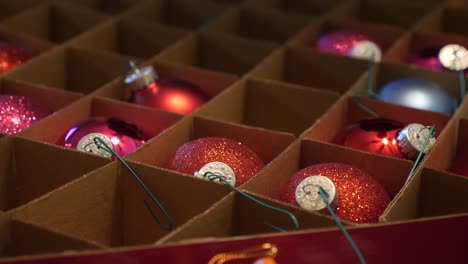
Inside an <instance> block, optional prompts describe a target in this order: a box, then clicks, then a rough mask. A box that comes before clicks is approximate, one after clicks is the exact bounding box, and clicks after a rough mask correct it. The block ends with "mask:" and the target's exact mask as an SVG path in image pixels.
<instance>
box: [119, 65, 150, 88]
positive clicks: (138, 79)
mask: <svg viewBox="0 0 468 264" xmlns="http://www.w3.org/2000/svg"><path fill="white" fill-rule="evenodd" d="M130 65H131V70H129V71H128V72H127V74H126V75H125V79H124V83H125V84H126V85H127V86H128V87H129V88H130V90H132V91H138V90H141V89H145V88H146V87H147V86H148V85H150V84H151V83H153V82H155V81H156V80H157V79H158V74H157V73H156V70H155V69H154V67H153V66H146V67H143V68H141V69H139V68H137V67H136V66H135V65H134V64H130Z"/></svg>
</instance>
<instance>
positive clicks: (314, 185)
mask: <svg viewBox="0 0 468 264" xmlns="http://www.w3.org/2000/svg"><path fill="white" fill-rule="evenodd" d="M319 187H322V188H323V189H324V190H325V191H326V192H327V193H328V204H332V203H333V201H334V200H335V197H336V187H335V184H334V183H333V182H332V180H330V179H329V178H328V177H326V176H322V175H313V176H309V177H307V178H305V179H304V180H303V181H301V182H300V183H299V185H297V187H296V192H295V196H296V202H297V204H298V205H299V206H300V207H302V208H304V209H307V210H311V211H320V210H322V209H324V208H325V207H327V205H326V203H325V202H324V201H323V199H322V197H321V196H320V194H319Z"/></svg>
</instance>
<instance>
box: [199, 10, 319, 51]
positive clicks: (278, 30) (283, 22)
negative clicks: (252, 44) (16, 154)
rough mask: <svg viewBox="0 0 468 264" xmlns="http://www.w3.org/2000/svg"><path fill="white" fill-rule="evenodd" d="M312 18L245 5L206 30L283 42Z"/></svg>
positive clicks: (228, 13) (219, 19)
mask: <svg viewBox="0 0 468 264" xmlns="http://www.w3.org/2000/svg"><path fill="white" fill-rule="evenodd" d="M311 20H312V18H310V17H307V16H301V15H296V14H284V13H281V12H276V11H275V10H264V9H261V8H248V7H243V8H236V9H233V10H232V11H230V12H227V13H226V14H224V15H223V16H222V17H219V18H218V19H216V20H215V21H214V22H213V23H211V24H209V25H208V26H207V27H206V30H207V31H213V32H221V33H226V34H231V35H238V36H241V37H244V38H252V39H258V40H263V41H270V42H277V43H283V42H286V41H287V40H288V39H289V38H290V37H291V36H293V35H294V34H295V33H296V32H297V31H299V30H300V29H301V28H303V27H304V26H305V25H307V24H308V23H309V22H310V21H311Z"/></svg>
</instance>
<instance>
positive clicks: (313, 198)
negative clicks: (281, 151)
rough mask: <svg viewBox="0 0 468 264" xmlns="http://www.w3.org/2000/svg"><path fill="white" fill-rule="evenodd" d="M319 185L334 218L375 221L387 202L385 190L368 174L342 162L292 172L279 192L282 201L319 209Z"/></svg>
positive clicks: (366, 221)
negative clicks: (324, 193)
mask: <svg viewBox="0 0 468 264" xmlns="http://www.w3.org/2000/svg"><path fill="white" fill-rule="evenodd" d="M318 186H322V188H323V189H325V191H327V193H328V194H329V197H330V198H329V201H330V200H331V202H330V204H331V205H332V206H333V207H334V210H335V213H336V215H337V216H338V218H340V219H342V220H347V221H352V222H356V223H375V222H378V219H379V216H380V215H381V214H382V213H383V211H384V210H385V208H387V206H388V204H389V203H390V197H389V196H388V194H387V192H386V191H385V189H384V188H383V187H382V186H381V185H380V184H379V183H378V182H377V181H376V180H375V179H374V178H373V177H372V176H370V175H369V174H367V173H365V172H364V171H362V170H360V169H358V168H355V167H352V166H350V165H346V164H340V163H322V164H317V165H313V166H309V167H307V168H305V169H302V170H300V171H298V172H296V173H295V174H294V175H292V176H291V177H290V178H289V181H288V182H287V183H286V185H285V186H284V187H283V189H282V190H281V192H280V193H279V198H280V199H281V200H282V201H285V202H287V203H290V204H293V205H300V206H301V207H303V208H305V209H309V210H323V209H324V208H325V203H324V202H323V199H322V198H321V196H320V195H319V194H318Z"/></svg>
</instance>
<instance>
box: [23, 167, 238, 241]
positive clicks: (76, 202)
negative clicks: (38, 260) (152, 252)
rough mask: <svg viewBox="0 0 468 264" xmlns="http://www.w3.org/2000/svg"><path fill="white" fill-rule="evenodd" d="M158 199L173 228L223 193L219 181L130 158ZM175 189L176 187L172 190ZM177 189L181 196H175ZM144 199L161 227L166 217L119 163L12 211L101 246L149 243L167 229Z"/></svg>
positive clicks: (25, 219) (211, 203) (205, 207)
mask: <svg viewBox="0 0 468 264" xmlns="http://www.w3.org/2000/svg"><path fill="white" fill-rule="evenodd" d="M129 165H130V166H131V168H132V169H133V170H134V171H135V172H136V173H137V174H138V176H139V177H140V179H141V180H142V181H143V182H144V183H145V184H146V186H147V187H148V189H149V190H150V191H151V192H152V193H153V194H154V195H155V197H156V198H157V199H158V200H159V201H160V202H161V204H162V206H163V207H164V208H165V210H166V211H167V213H168V215H169V216H170V218H171V219H172V224H173V228H177V227H179V226H181V225H182V224H184V223H185V222H187V221H189V220H190V219H192V218H193V217H195V216H196V215H198V214H200V213H202V212H204V211H205V210H207V209H208V208H209V207H210V206H211V205H213V204H214V203H216V202H217V201H219V200H220V199H221V198H222V197H224V196H226V195H227V194H228V193H229V192H230V189H229V188H228V187H226V186H222V185H220V184H216V183H212V182H208V181H205V180H200V179H196V178H194V177H185V176H182V175H179V174H176V173H171V172H168V171H162V170H158V169H155V168H151V167H147V166H144V165H141V164H136V163H129ZM174 188H177V190H175V189H174ZM175 192H177V193H178V194H180V195H174V194H175ZM144 200H146V201H148V205H149V207H151V208H152V211H153V212H154V214H155V216H156V217H157V218H158V219H160V221H161V226H164V227H168V226H169V223H168V220H167V219H166V218H165V217H164V215H163V213H162V212H161V210H160V209H159V208H158V207H157V206H156V204H154V203H153V202H152V200H151V199H150V197H149V196H148V195H147V194H146V193H145V191H144V190H143V188H142V187H141V186H140V185H139V183H138V182H137V180H136V179H135V178H134V177H133V176H132V175H131V174H130V172H129V171H128V170H127V169H126V168H125V167H124V166H122V164H120V163H117V162H115V163H112V164H110V165H108V166H106V167H104V168H102V169H101V170H98V171H96V172H95V173H93V174H90V175H88V176H87V177H85V178H82V179H80V180H78V181H75V182H74V183H73V184H71V185H68V186H66V187H65V188H62V189H60V190H58V191H56V192H54V193H52V194H50V195H49V196H47V197H44V198H42V199H39V200H36V201H35V202H33V203H30V204H28V206H26V207H24V208H22V209H20V210H17V211H15V212H14V216H15V217H16V218H18V219H21V220H23V221H25V222H27V223H34V224H36V225H38V226H41V227H45V228H48V229H51V230H54V231H57V232H62V233H64V234H67V235H68V236H71V237H74V238H76V239H80V240H84V241H89V242H92V243H96V244H101V245H105V246H115V247H119V246H130V245H141V244H148V245H150V244H153V243H154V242H156V241H157V240H159V239H160V238H162V237H163V236H165V235H167V234H168V233H170V231H166V230H164V229H163V228H162V227H161V226H159V225H158V224H157V223H156V222H155V220H154V219H153V218H152V216H151V214H150V212H149V211H148V209H147V207H146V206H145V203H144Z"/></svg>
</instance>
